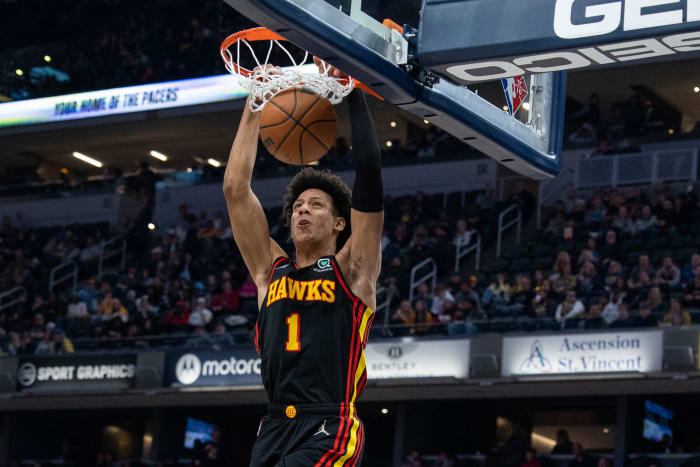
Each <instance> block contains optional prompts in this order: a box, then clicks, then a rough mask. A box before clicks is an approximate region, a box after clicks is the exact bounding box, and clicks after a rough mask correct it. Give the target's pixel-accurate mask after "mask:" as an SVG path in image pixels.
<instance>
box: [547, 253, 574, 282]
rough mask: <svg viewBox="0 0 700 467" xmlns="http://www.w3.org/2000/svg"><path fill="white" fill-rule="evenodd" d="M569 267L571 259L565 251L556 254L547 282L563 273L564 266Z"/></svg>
mask: <svg viewBox="0 0 700 467" xmlns="http://www.w3.org/2000/svg"><path fill="white" fill-rule="evenodd" d="M567 264H568V265H571V257H570V256H569V253H567V252H566V251H560V252H559V254H557V258H556V259H555V260H554V266H552V271H553V272H552V275H551V276H549V280H550V281H553V280H555V279H557V278H558V277H559V276H561V275H562V274H563V273H564V266H566V265H567Z"/></svg>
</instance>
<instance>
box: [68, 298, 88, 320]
mask: <svg viewBox="0 0 700 467" xmlns="http://www.w3.org/2000/svg"><path fill="white" fill-rule="evenodd" d="M89 317H90V313H88V310H87V305H86V304H85V302H82V301H80V297H78V296H77V295H73V297H72V298H71V302H70V303H69V304H68V311H67V312H66V318H68V319H71V320H72V319H88V318H89Z"/></svg>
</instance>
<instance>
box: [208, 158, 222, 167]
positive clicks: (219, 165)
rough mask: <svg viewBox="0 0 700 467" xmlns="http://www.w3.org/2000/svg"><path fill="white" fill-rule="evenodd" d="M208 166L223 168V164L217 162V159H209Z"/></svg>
mask: <svg viewBox="0 0 700 467" xmlns="http://www.w3.org/2000/svg"><path fill="white" fill-rule="evenodd" d="M207 164H209V165H213V166H214V167H221V162H219V161H217V160H216V159H211V158H210V159H207Z"/></svg>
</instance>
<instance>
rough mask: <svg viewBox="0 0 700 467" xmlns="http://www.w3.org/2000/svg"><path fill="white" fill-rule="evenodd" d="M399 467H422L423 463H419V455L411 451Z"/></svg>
mask: <svg viewBox="0 0 700 467" xmlns="http://www.w3.org/2000/svg"><path fill="white" fill-rule="evenodd" d="M401 467H423V461H421V458H420V453H419V452H418V451H411V453H410V454H409V455H408V456H406V459H404V461H403V463H402V464H401Z"/></svg>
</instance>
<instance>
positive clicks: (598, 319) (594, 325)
mask: <svg viewBox="0 0 700 467" xmlns="http://www.w3.org/2000/svg"><path fill="white" fill-rule="evenodd" d="M601 313H602V312H601V305H600V303H592V304H591V306H589V307H588V313H586V314H585V315H584V318H585V321H584V327H585V328H586V329H600V328H602V327H603V323H605V321H604V320H603V317H602V316H601Z"/></svg>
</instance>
